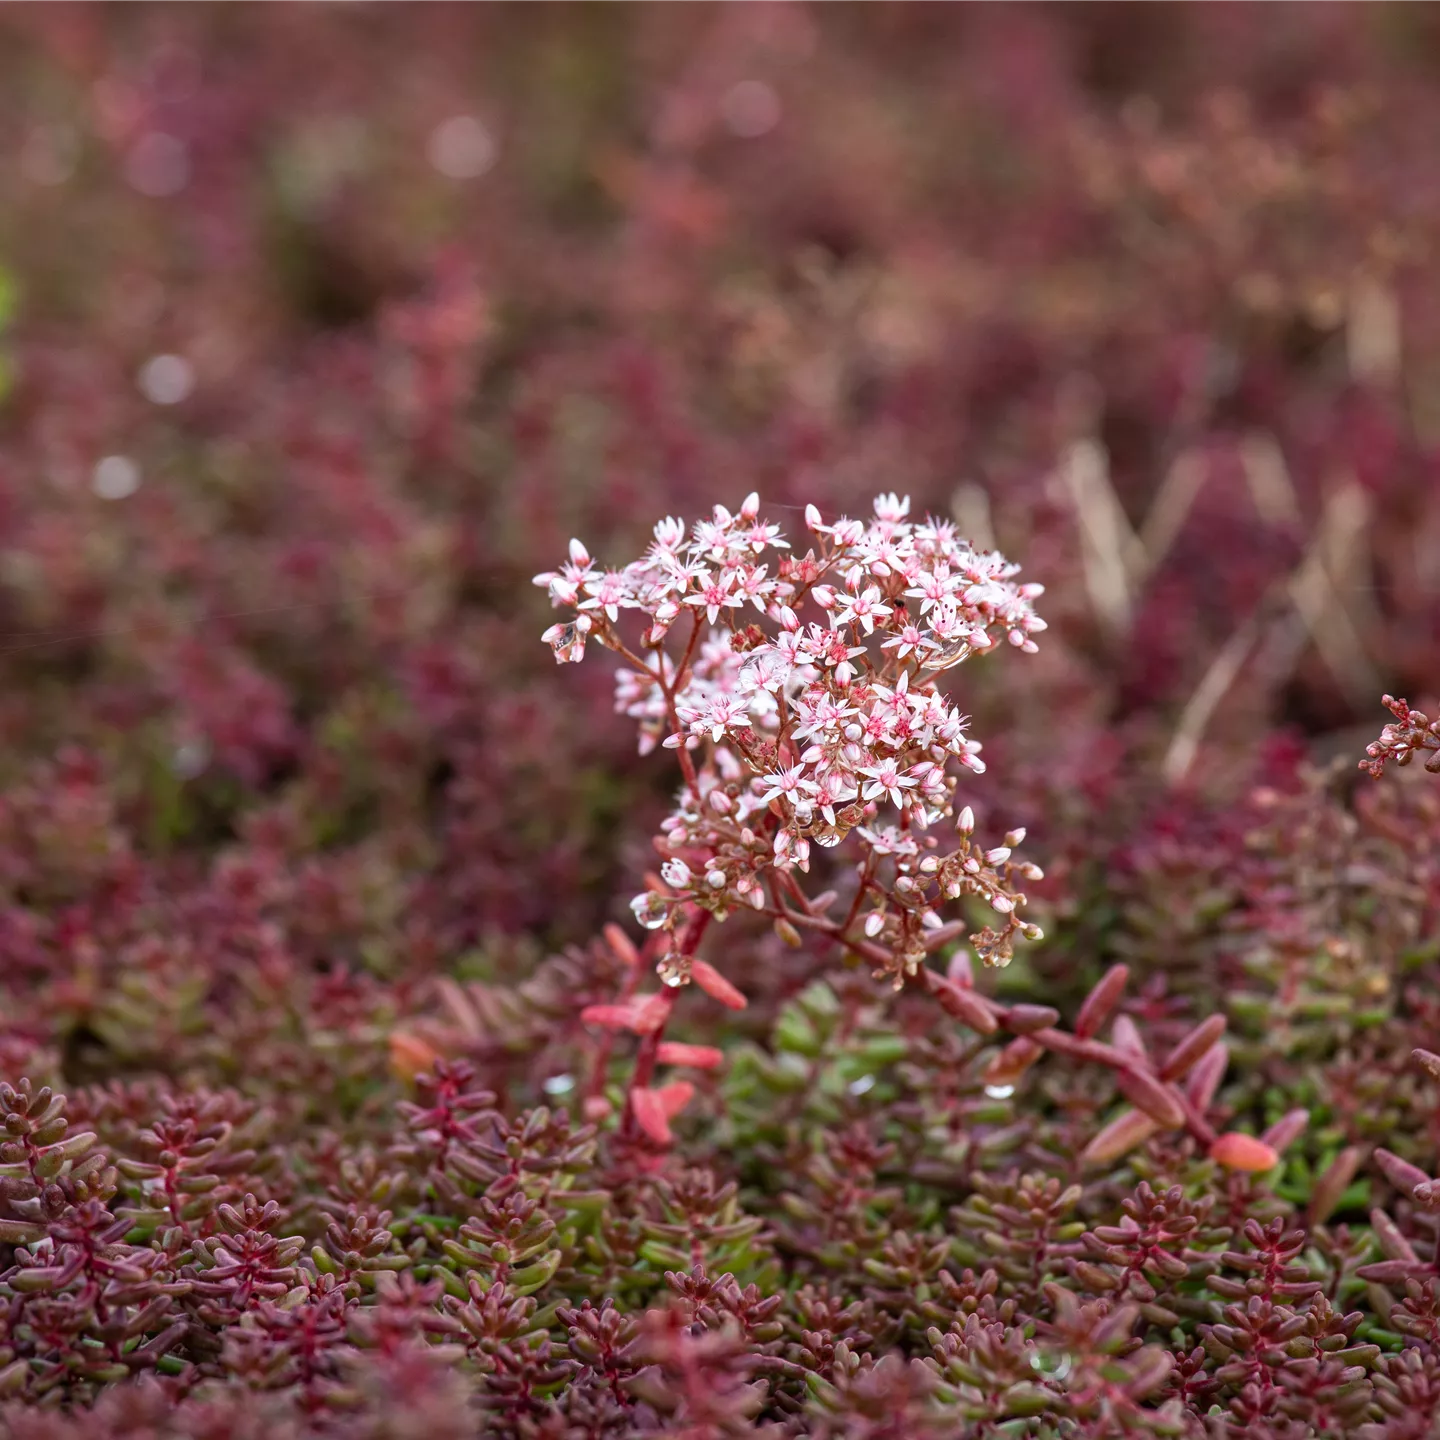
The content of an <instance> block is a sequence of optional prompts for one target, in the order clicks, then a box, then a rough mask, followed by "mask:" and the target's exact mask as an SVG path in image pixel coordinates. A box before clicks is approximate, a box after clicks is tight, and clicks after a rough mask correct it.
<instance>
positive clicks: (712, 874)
mask: <svg viewBox="0 0 1440 1440" xmlns="http://www.w3.org/2000/svg"><path fill="white" fill-rule="evenodd" d="M705 883H706V884H707V885H708V886H709V887H710V888H711V889H712V890H723V889H724V888H725V872H724V871H723V870H707V871H706V872H705Z"/></svg>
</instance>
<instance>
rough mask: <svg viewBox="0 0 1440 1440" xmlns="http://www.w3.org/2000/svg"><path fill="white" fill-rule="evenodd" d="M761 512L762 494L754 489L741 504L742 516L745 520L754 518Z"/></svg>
mask: <svg viewBox="0 0 1440 1440" xmlns="http://www.w3.org/2000/svg"><path fill="white" fill-rule="evenodd" d="M759 513H760V496H759V493H758V492H757V491H754V490H752V491H751V492H750V493H749V494H748V495H747V496H746V497H745V499H744V500H743V501H742V502H741V504H740V516H741V518H742V519H744V520H753V519H754V518H755V517H756V516H757V515H758V514H759Z"/></svg>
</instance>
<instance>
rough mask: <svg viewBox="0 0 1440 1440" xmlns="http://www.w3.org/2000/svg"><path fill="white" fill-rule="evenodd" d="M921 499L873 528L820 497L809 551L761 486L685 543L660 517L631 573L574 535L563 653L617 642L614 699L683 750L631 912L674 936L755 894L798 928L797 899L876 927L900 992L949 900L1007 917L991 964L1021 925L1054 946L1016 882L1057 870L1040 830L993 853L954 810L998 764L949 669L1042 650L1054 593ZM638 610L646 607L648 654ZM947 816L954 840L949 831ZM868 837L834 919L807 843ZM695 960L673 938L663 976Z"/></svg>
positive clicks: (556, 636) (560, 579)
mask: <svg viewBox="0 0 1440 1440" xmlns="http://www.w3.org/2000/svg"><path fill="white" fill-rule="evenodd" d="M909 512H910V501H909V499H908V498H904V499H902V498H899V497H897V496H895V495H893V494H887V495H882V496H880V497H879V498H878V499H877V500H876V501H875V507H874V515H873V517H872V518H870V519H869V520H865V521H861V520H850V519H843V518H842V519H839V520H836V521H834V522H833V523H826V522H825V521H824V520H823V519H822V517H821V514H820V512H819V510H818V509H816V507H815V506H814V505H810V506H807V507H806V512H805V518H806V524H807V526H808V529H809V532H810V534H811V536H812V537H813V543H812V544H811V545H810V547H809V548H808V549H806V550H805V552H804V553H803V554H800V553H797V552H796V551H794V550H792V548H791V546H790V543H789V542H788V541H786V540H785V539H783V538H782V536H781V534H780V529H779V526H777V525H774V524H770V523H768V522H766V521H764V520H762V519H760V499H759V496H758V495H756V494H751V495H749V496H748V497H747V498H746V499H745V501H744V503H743V504H741V506H740V507H739V509H738V510H736V511H735V512H734V513H732V512H731V511H730V510H728V509H727V508H726V507H724V506H723V505H717V506H715V508H714V511H713V514H712V516H711V518H710V519H708V520H702V521H699V522H697V523H696V524H695V525H694V526H693V527H692V528H691V529H690V530H689V532H688V538H687V531H686V528H685V526H684V524H683V523H682V522H681V521H679V520H676V519H673V518H669V519H665V520H662V521H661V522H660V523H659V524H658V525H656V527H655V531H654V540H653V541H652V543H651V545H650V547H649V549H648V550H647V551H646V552H645V554H644V555H643V556H642V557H641V558H640V559H639V560H637V561H634V562H633V563H631V564H629V565H627V566H625V568H624V569H621V570H611V569H601V568H600V567H598V566H597V565H596V564H595V562H594V561H593V560H592V559H591V557H590V554H589V552H588V550H587V549H586V548H585V546H584V545H583V544H581V542H580V541H578V540H572V541H571V543H570V558H569V560H568V562H567V563H566V564H565V565H563V566H562V567H561V568H560V569H559V570H557V571H552V572H548V573H546V574H543V575H538V576H536V577H535V583H536V584H537V585H541V586H543V587H545V589H546V590H547V591H548V593H549V595H550V598H551V600H552V602H553V603H554V604H555V605H557V606H560V607H562V608H564V609H566V610H568V611H570V612H571V617H570V618H569V619H567V620H564V621H562V622H560V623H558V624H556V625H553V626H551V628H550V629H549V630H547V631H546V632H545V636H544V638H545V640H546V641H547V642H548V643H549V644H550V645H551V646H552V647H553V649H554V651H555V657H556V660H557V661H559V662H564V661H576V660H580V659H581V658H583V656H584V653H585V646H586V642H587V641H589V640H591V639H593V640H595V641H597V642H598V643H599V644H601V645H604V646H606V647H607V648H609V649H611V650H614V651H616V652H618V653H619V654H620V655H622V656H623V657H624V658H626V659H627V660H628V661H629V662H630V664H631V667H632V668H628V669H622V670H621V671H620V673H619V675H618V677H617V681H616V706H617V709H619V710H620V711H621V712H623V713H624V714H626V715H629V716H632V717H633V718H634V719H636V720H637V721H638V722H639V726H640V747H641V750H642V751H645V750H649V749H653V748H654V746H655V745H656V743H657V741H660V742H661V743H663V745H664V746H665V747H667V748H670V749H675V750H678V751H679V753H680V759H681V766H682V769H683V772H684V781H683V784H682V785H681V787H680V792H679V796H678V798H677V801H676V804H675V808H674V810H673V811H672V812H671V814H670V815H669V816H668V817H667V818H666V819H665V821H664V822H663V823H662V825H661V839H660V840H659V841H658V842H657V844H658V846H659V848H660V850H661V853H662V854H663V855H664V856H665V862H664V864H663V866H662V867H661V871H660V883H659V884H656V885H655V886H654V887H652V888H651V889H649V890H647V891H646V892H645V893H644V894H642V895H639V896H637V897H636V899H635V901H634V905H633V908H634V911H635V914H636V917H637V918H638V919H639V920H640V922H641V924H643V925H644V926H646V927H647V928H648V929H651V930H659V929H671V930H673V929H675V928H677V927H678V926H679V924H680V923H681V920H682V919H683V917H684V916H686V915H687V914H689V913H690V912H691V911H692V910H693V909H694V908H696V907H698V908H700V909H702V910H704V911H708V912H709V913H710V914H711V915H713V916H715V917H716V918H718V919H723V918H724V917H725V915H726V914H727V913H728V912H729V911H730V910H731V909H733V908H735V907H737V906H748V907H750V908H752V909H754V910H757V911H761V912H764V913H767V914H770V915H772V916H774V917H775V918H776V919H777V920H779V921H781V922H782V923H785V924H792V925H793V924H794V923H795V919H794V917H793V916H792V914H791V910H790V906H789V903H788V902H789V901H790V900H794V901H795V902H796V903H798V905H799V906H800V912H801V913H802V914H803V917H804V923H806V924H809V925H812V926H816V928H825V929H827V931H828V933H829V934H831V935H832V937H833V938H835V939H837V940H839V941H840V942H841V943H842V944H853V943H855V942H856V941H858V940H859V939H860V938H861V937H863V938H864V940H865V941H868V942H869V944H868V946H867V948H866V950H865V951H864V953H866V954H868V955H869V956H870V957H871V958H872V959H874V958H876V957H877V956H878V957H880V964H881V967H882V968H884V969H885V970H887V971H889V972H890V973H892V974H893V975H894V977H895V981H896V983H897V984H899V983H901V982H903V980H904V978H905V977H906V976H907V975H913V974H914V973H915V972H916V971H917V970H918V968H919V967H920V965H921V964H922V963H923V961H924V958H925V955H926V954H927V952H928V951H929V950H930V949H932V948H934V937H936V936H937V935H942V934H943V935H945V936H946V938H950V937H951V936H953V934H954V933H955V932H954V931H953V930H951V931H947V930H946V926H945V922H944V920H943V919H942V918H941V915H940V913H939V906H940V905H942V904H943V903H944V902H945V901H946V900H956V899H959V898H960V897H961V896H962V895H973V896H976V897H978V898H979V899H981V900H982V901H984V902H985V903H986V904H987V905H988V906H989V907H990V909H991V910H992V911H993V912H994V913H995V914H996V915H997V916H999V917H1000V921H999V926H998V928H995V927H989V926H987V927H985V928H984V929H983V930H981V931H980V932H979V933H978V934H977V935H976V936H975V937H974V941H973V943H974V945H975V948H976V950H977V952H978V953H979V955H980V956H981V958H982V959H983V960H984V961H985V962H986V963H987V964H995V965H1003V964H1005V963H1006V962H1007V961H1008V959H1009V958H1010V955H1011V951H1012V946H1013V944H1014V940H1015V937H1016V935H1017V934H1019V935H1023V936H1024V937H1025V938H1026V939H1030V940H1035V939H1038V938H1040V930H1039V927H1038V926H1036V925H1034V924H1033V923H1029V922H1026V921H1024V920H1023V919H1022V918H1021V916H1020V913H1019V912H1020V910H1021V908H1022V907H1023V906H1024V903H1025V896H1024V894H1023V892H1021V891H1020V890H1018V889H1017V888H1016V886H1017V883H1018V882H1019V881H1021V880H1026V879H1039V878H1041V872H1040V870H1039V868H1038V867H1037V866H1035V865H1032V864H1028V863H1025V862H1022V861H1019V860H1016V859H1014V858H1013V851H1014V849H1015V847H1016V846H1018V845H1019V844H1020V842H1021V840H1022V839H1023V838H1024V832H1023V831H1020V830H1017V831H1014V832H1012V833H1010V834H1008V835H1006V836H1005V840H1004V843H1003V844H999V845H995V846H993V847H990V848H988V849H985V848H983V847H981V846H979V845H977V844H976V843H975V842H974V841H973V839H972V838H971V837H972V831H973V829H974V817H973V814H972V812H971V810H970V808H969V807H968V806H962V807H961V808H960V809H959V813H958V816H957V813H956V803H955V802H956V784H957V780H958V779H959V776H960V773H961V772H962V771H969V772H970V773H972V774H981V773H983V772H984V769H985V765H984V762H983V761H982V760H981V759H980V742H979V741H977V740H973V739H971V738H970V736H969V735H968V733H967V729H968V724H969V721H968V718H967V717H966V716H965V715H963V714H962V713H961V712H960V710H959V709H958V708H957V707H956V706H955V705H954V704H953V702H952V701H951V700H950V698H949V697H948V696H947V695H946V694H945V693H944V691H943V690H942V689H941V688H940V683H939V681H940V677H941V676H942V675H943V674H944V673H945V672H947V671H950V670H951V669H953V668H954V667H955V666H957V665H959V664H960V663H961V662H962V661H964V660H966V659H967V658H968V657H970V656H972V655H979V654H984V653H986V652H988V651H991V650H994V649H996V648H997V647H998V646H1000V645H1001V644H1002V643H1007V642H1008V644H1010V645H1011V646H1013V647H1015V648H1016V649H1019V650H1022V651H1025V652H1028V653H1033V652H1034V651H1035V649H1036V644H1035V640H1034V638H1033V637H1034V636H1035V635H1037V634H1039V633H1040V632H1041V631H1043V630H1044V629H1045V622H1044V621H1043V620H1042V619H1040V617H1039V616H1038V615H1036V614H1035V611H1034V609H1033V607H1032V603H1031V602H1032V601H1033V600H1034V599H1035V598H1036V597H1037V596H1038V595H1039V594H1040V593H1041V591H1042V587H1041V586H1039V585H1034V584H1019V583H1016V580H1015V576H1016V574H1017V572H1018V568H1019V567H1018V566H1015V565H1012V564H1010V563H1009V562H1008V561H1007V560H1005V558H1004V557H1003V556H1001V555H999V554H997V553H995V552H993V551H979V550H976V549H974V548H973V547H972V546H971V545H969V544H968V543H967V542H966V541H965V540H964V539H962V538H961V537H960V536H959V535H957V533H956V530H955V527H954V525H953V524H950V523H949V522H946V521H938V520H934V519H927V520H925V521H924V522H915V521H912V520H911V519H910V518H909ZM772 566H773V573H772ZM624 611H636V612H638V614H639V616H640V617H641V621H642V624H641V627H640V628H641V634H640V636H639V638H638V640H637V641H636V642H635V644H636V645H637V646H638V650H639V652H640V653H637V651H636V649H634V648H632V646H631V644H630V643H629V642H628V641H627V638H626V636H625V633H624V628H625V627H624V626H623V625H622V621H621V615H622V612H624ZM752 614H753V615H754V616H756V617H758V618H757V619H754V620H752V619H750V616H751V615H752ZM686 617H688V624H687V623H686ZM677 626H678V627H679V640H678V642H677V643H674V644H671V643H669V642H670V637H671V635H672V634H673V633H674V631H675V629H676V627H677ZM662 737H663V739H662ZM950 820H953V821H954V822H955V824H954V826H953V827H951V829H952V831H953V830H958V832H959V834H958V838H954V837H953V834H952V836H951V837H950V838H947V839H944V840H942V839H941V838H940V835H939V833H938V832H939V831H940V830H941V829H942V828H944V822H946V821H950ZM852 833H853V834H855V835H856V836H857V837H858V838H859V840H860V842H861V843H860V847H859V848H860V853H861V859H860V863H859V880H858V883H857V886H856V889H855V892H854V896H853V900H852V901H851V903H850V910H849V915H848V917H847V918H846V920H845V921H844V923H843V924H840V925H838V926H836V925H834V924H833V922H828V921H827V920H826V919H825V917H824V915H823V907H815V906H812V905H811V904H810V903H809V902H808V901H807V900H806V898H805V897H804V895H803V894H802V893H801V892H800V890H799V888H798V885H797V882H796V881H795V878H794V872H795V871H797V870H799V871H801V872H805V871H808V870H809V869H810V863H811V854H812V850H811V847H812V844H813V845H818V846H821V847H824V848H827V849H829V848H833V847H835V846H838V845H839V844H840V843H841V842H842V841H844V840H845V839H846V837H847V836H849V835H851V834H852ZM689 963H690V959H689V956H688V955H687V954H686V953H685V952H684V951H683V950H680V951H675V952H672V953H671V955H670V956H669V957H667V959H666V961H664V962H662V967H663V973H664V975H665V978H666V980H667V982H669V983H671V984H679V983H682V982H683V981H684V980H686V979H688V977H689Z"/></svg>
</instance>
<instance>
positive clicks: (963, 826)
mask: <svg viewBox="0 0 1440 1440" xmlns="http://www.w3.org/2000/svg"><path fill="white" fill-rule="evenodd" d="M955 828H956V829H957V830H958V831H959V832H960V833H961V834H962V835H968V834H969V833H970V832H971V831H972V830H973V829H974V828H975V812H974V811H973V810H972V809H971V808H970V807H969V806H968V805H967V806H966V807H965V808H964V809H963V810H962V811H961V812H960V818H959V819H958V820H957V821H956V822H955Z"/></svg>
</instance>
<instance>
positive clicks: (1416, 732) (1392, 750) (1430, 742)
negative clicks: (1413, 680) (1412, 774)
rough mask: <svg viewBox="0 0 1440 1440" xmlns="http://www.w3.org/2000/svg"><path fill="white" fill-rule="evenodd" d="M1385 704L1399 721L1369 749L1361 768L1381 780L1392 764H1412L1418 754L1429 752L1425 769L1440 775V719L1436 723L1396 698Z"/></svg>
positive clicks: (1391, 697) (1373, 741)
mask: <svg viewBox="0 0 1440 1440" xmlns="http://www.w3.org/2000/svg"><path fill="white" fill-rule="evenodd" d="M1383 703H1384V705H1385V708H1386V709H1387V710H1388V711H1389V712H1390V713H1391V714H1392V715H1393V716H1394V717H1395V718H1394V720H1393V721H1391V723H1390V724H1388V725H1387V726H1386V727H1385V728H1384V729H1383V730H1382V731H1381V732H1380V738H1379V739H1378V740H1372V741H1371V742H1370V743H1369V744H1368V745H1367V746H1366V747H1365V756H1366V758H1365V759H1364V760H1362V761H1361V762H1360V768H1361V769H1362V770H1364V771H1367V772H1368V773H1369V774H1370V775H1372V776H1374V777H1375V779H1377V780H1378V779H1379V778H1380V776H1381V775H1383V774H1384V773H1385V767H1386V765H1388V764H1390V762H1391V761H1393V762H1394V763H1395V764H1396V765H1408V764H1409V763H1410V762H1411V761H1412V760H1413V759H1414V758H1415V756H1416V755H1417V754H1421V753H1423V752H1426V751H1428V752H1430V753H1429V755H1428V756H1427V758H1426V760H1425V768H1426V769H1427V770H1428V771H1429V772H1430V773H1431V774H1432V775H1437V774H1440V720H1432V719H1431V718H1430V717H1429V716H1428V715H1427V714H1426V713H1425V712H1424V711H1423V710H1412V709H1411V708H1410V704H1409V702H1408V701H1406V700H1397V699H1396V698H1395V697H1394V696H1393V695H1387V696H1385V698H1384V702H1383Z"/></svg>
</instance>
